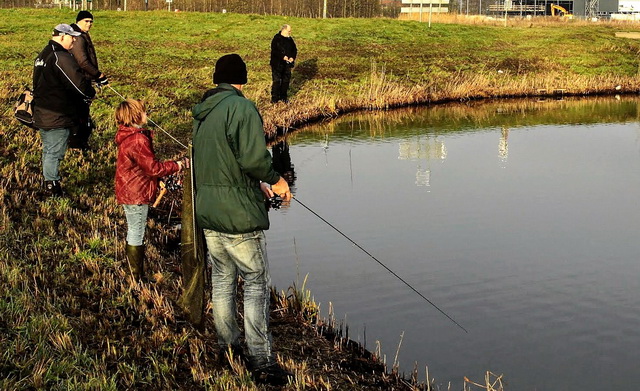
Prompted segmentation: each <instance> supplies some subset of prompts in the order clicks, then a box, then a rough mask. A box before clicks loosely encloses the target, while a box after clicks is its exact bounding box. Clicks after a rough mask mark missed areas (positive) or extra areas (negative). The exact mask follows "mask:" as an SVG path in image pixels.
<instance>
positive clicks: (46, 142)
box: [40, 128, 69, 181]
mask: <svg viewBox="0 0 640 391" xmlns="http://www.w3.org/2000/svg"><path fill="white" fill-rule="evenodd" d="M40 138H41V139H42V174H43V175H44V180H45V181H59V180H60V174H59V173H58V168H59V167H60V161H62V159H63V158H64V153H65V152H66V151H67V140H68V139H69V129H65V128H60V129H51V130H42V129H40Z"/></svg>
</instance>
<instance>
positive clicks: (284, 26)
mask: <svg viewBox="0 0 640 391" xmlns="http://www.w3.org/2000/svg"><path fill="white" fill-rule="evenodd" d="M287 27H289V25H288V24H283V25H282V27H280V32H282V30H284V29H286V28H287Z"/></svg>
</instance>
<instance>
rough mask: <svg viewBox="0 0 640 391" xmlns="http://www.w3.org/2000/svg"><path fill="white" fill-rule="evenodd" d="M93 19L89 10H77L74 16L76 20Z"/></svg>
mask: <svg viewBox="0 0 640 391" xmlns="http://www.w3.org/2000/svg"><path fill="white" fill-rule="evenodd" d="M87 18H89V19H93V15H91V12H89V11H80V12H78V16H76V22H79V21H81V20H82V19H87Z"/></svg>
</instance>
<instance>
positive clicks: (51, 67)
mask: <svg viewBox="0 0 640 391" xmlns="http://www.w3.org/2000/svg"><path fill="white" fill-rule="evenodd" d="M79 35H80V33H79V32H77V31H75V30H74V29H73V28H72V27H71V26H69V25H68V24H59V25H57V26H56V27H55V28H54V29H53V33H52V37H51V40H50V41H49V43H47V46H45V47H44V49H42V51H41V52H40V54H38V57H37V58H36V59H35V63H34V67H33V120H34V122H35V125H36V127H37V128H38V129H40V137H41V139H42V174H43V176H44V181H45V191H46V192H47V195H49V196H62V195H63V192H62V187H61V186H60V173H59V171H58V169H59V166H60V161H62V159H63V158H64V154H65V152H66V150H67V141H68V139H69V133H70V129H71V128H72V127H74V126H76V125H77V123H78V121H80V120H81V118H80V117H79V115H80V109H79V108H81V107H83V106H85V105H86V103H85V102H86V101H89V100H91V99H92V98H93V97H94V96H95V94H96V91H95V90H94V89H93V87H91V82H90V81H89V80H87V79H86V78H85V77H84V74H83V73H82V70H81V69H80V66H79V65H78V62H77V61H76V60H75V58H73V56H72V55H71V53H69V50H70V49H71V48H72V47H73V43H74V41H75V37H77V36H79Z"/></svg>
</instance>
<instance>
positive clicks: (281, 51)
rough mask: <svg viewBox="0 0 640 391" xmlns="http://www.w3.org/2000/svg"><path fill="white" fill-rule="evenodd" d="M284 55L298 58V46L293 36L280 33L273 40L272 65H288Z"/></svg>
mask: <svg viewBox="0 0 640 391" xmlns="http://www.w3.org/2000/svg"><path fill="white" fill-rule="evenodd" d="M284 56H287V57H291V58H294V59H295V58H296V57H298V48H297V47H296V43H295V42H294V41H293V38H292V37H285V36H283V35H282V34H280V33H278V34H276V35H274V36H273V39H272V40H271V61H270V62H269V64H270V65H271V66H272V67H276V68H277V67H282V66H285V65H287V63H286V62H285V61H284V60H283V58H284Z"/></svg>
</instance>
